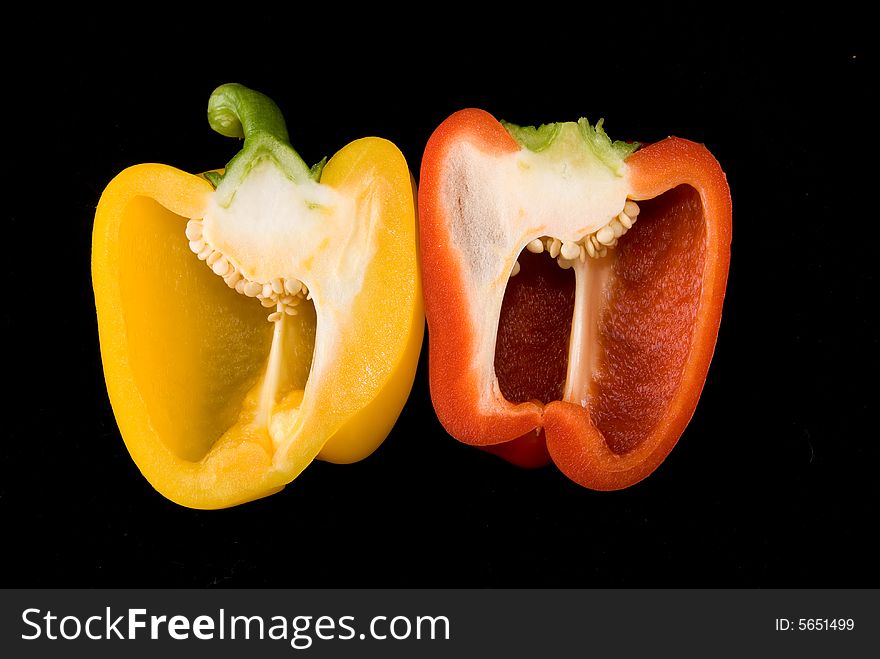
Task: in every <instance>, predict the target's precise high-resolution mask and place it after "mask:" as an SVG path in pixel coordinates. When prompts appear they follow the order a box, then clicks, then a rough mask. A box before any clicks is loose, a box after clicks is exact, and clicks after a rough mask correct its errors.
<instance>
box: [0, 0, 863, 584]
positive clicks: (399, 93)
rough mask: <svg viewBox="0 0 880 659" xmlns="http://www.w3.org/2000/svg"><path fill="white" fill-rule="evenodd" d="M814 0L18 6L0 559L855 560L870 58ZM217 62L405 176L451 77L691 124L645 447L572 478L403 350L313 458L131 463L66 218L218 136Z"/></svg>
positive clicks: (795, 563) (660, 131)
mask: <svg viewBox="0 0 880 659" xmlns="http://www.w3.org/2000/svg"><path fill="white" fill-rule="evenodd" d="M836 9H837V10H838V11H836V12H835V17H834V18H831V17H829V16H826V15H824V14H823V13H820V12H818V11H816V12H814V13H803V12H802V11H798V12H794V11H782V10H774V11H765V12H763V13H760V14H749V15H742V16H736V15H729V14H727V15H721V16H710V15H706V14H704V13H703V12H704V11H705V8H704V7H703V8H701V7H700V6H696V7H695V8H690V9H680V10H677V11H676V12H670V11H669V10H660V9H654V10H651V11H649V12H645V11H642V10H640V9H638V8H632V7H630V8H627V10H626V11H620V12H619V14H618V15H611V14H610V13H608V11H607V9H604V8H603V9H601V10H600V9H599V8H594V9H591V10H590V12H589V13H588V12H586V11H583V10H582V11H580V12H574V11H568V10H564V9H562V8H555V7H554V8H552V9H550V8H539V9H536V10H531V11H530V12H529V13H522V14H517V13H515V12H513V11H512V10H496V13H495V14H494V15H493V16H492V17H491V19H489V20H486V19H482V20H480V21H475V19H474V18H473V17H472V16H471V15H470V14H469V13H467V12H465V11H456V10H453V9H452V8H451V7H449V6H439V5H438V6H427V7H423V8H422V9H421V10H420V11H421V12H422V14H423V15H421V16H418V15H416V14H412V13H408V14H406V15H403V14H396V13H395V14H393V17H394V20H396V21H398V22H397V23H388V22H387V21H388V20H390V18H389V17H392V14H391V13H390V12H391V10H382V12H384V11H387V12H389V14H388V16H380V15H379V14H381V13H382V12H380V11H379V10H378V9H377V10H371V11H370V12H364V15H361V16H351V15H344V14H345V13H344V12H343V11H342V10H341V9H340V10H339V11H336V10H334V9H332V8H328V9H326V10H324V11H319V12H314V13H313V14H308V15H304V14H302V13H301V12H302V10H301V9H300V8H295V9H294V10H293V11H294V12H300V13H294V14H293V15H292V16H291V17H290V18H283V19H282V18H281V17H272V16H270V15H252V14H254V13H256V12H257V11H258V10H259V8H257V7H243V8H241V12H242V15H241V16H239V17H236V16H226V17H223V18H222V19H217V18H214V19H212V20H208V19H207V18H205V19H204V21H203V22H200V21H192V22H190V21H187V22H186V23H185V24H184V23H183V22H182V21H181V19H180V17H179V16H178V15H177V14H173V15H164V14H160V13H159V12H158V10H155V13H154V14H150V15H137V14H133V15H132V16H131V17H130V18H127V19H125V20H123V19H119V21H118V22H115V24H111V23H110V22H108V20H106V19H105V20H103V21H98V20H91V19H84V18H82V17H80V18H77V19H76V20H75V21H74V20H73V19H72V18H71V17H59V16H53V17H52V26H51V29H50V25H49V24H48V23H47V19H46V18H45V17H44V18H42V19H28V20H26V21H24V22H23V23H16V24H15V29H16V30H20V31H21V33H22V35H23V37H24V38H23V39H22V41H21V44H24V45H19V46H17V47H15V48H13V47H11V46H9V45H8V44H7V45H5V46H4V47H3V48H4V51H8V52H4V53H3V55H4V57H3V64H2V66H3V69H4V79H5V82H6V84H7V86H8V87H7V93H6V94H5V95H4V96H5V98H4V101H3V105H4V108H3V114H4V127H5V131H4V132H5V134H6V138H5V145H6V146H5V149H4V155H3V183H4V189H5V192H4V197H5V199H6V201H5V202H4V203H3V204H2V206H3V207H4V208H5V212H4V215H5V216H6V217H5V218H4V219H5V221H4V240H3V245H4V250H3V252H4V258H3V259H2V262H3V268H4V270H5V277H6V281H7V286H6V296H5V298H6V300H5V304H4V305H3V307H4V310H3V312H2V319H3V320H2V331H3V336H4V362H5V364H4V365H5V369H4V375H5V381H6V385H7V387H8V391H7V392H6V393H5V394H4V414H3V419H2V421H0V427H2V433H3V438H2V443H0V458H2V462H0V470H2V472H0V476H2V478H0V513H2V525H3V534H2V537H3V545H4V554H5V557H6V558H4V565H5V569H4V570H3V576H2V580H0V581H2V585H3V586H147V587H152V586H163V587H167V586H196V587H202V586H266V587H273V586H287V587H301V586H303V587H304V586H311V587H325V586H369V587H386V586H389V587H390V586H402V587H417V586H440V587H447V586H448V587H461V586H471V587H473V586H477V587H482V586H557V587H574V586H579V587H583V586H587V587H592V586H608V587H621V586H640V587H641V586H648V587H658V586H663V587H678V586H697V587H714V586H747V587H752V586H760V587H781V586H786V587H792V586H793V587H808V586H809V587H827V586H841V587H864V586H873V587H876V586H878V585H880V584H878V581H880V580H878V567H877V560H876V557H877V555H878V543H877V540H876V539H875V536H874V534H873V531H874V528H875V527H876V524H877V517H878V509H877V503H878V488H877V485H876V482H877V479H876V475H875V474H876V471H877V464H878V458H880V456H878V449H877V431H876V429H875V428H874V425H873V423H872V422H873V419H874V417H875V415H876V411H877V406H876V397H877V387H876V385H875V384H874V377H875V375H876V349H877V336H878V332H877V330H876V327H875V321H874V315H873V310H874V307H875V306H876V298H877V296H876V292H875V285H876V276H875V263H876V256H875V254H876V251H877V242H876V233H877V232H876V229H875V226H874V225H875V220H874V215H875V212H874V210H873V201H872V197H873V192H874V190H873V188H872V187H868V185H867V183H866V181H867V176H864V175H865V174H866V173H867V172H869V171H870V170H871V168H872V167H871V164H870V154H871V151H872V150H873V148H874V147H873V138H874V135H873V130H872V129H871V128H869V125H868V124H867V121H866V120H867V117H868V114H869V113H873V112H874V110H873V108H872V105H871V102H869V100H868V97H869V91H870V88H871V87H873V86H874V84H875V82H874V81H873V76H872V77H871V78H869V76H868V68H869V66H873V65H874V63H875V62H874V61H873V55H872V54H869V53H868V51H867V48H866V42H865V41H864V40H863V39H862V37H861V36H860V34H861V29H860V26H861V25H863V24H864V23H865V22H866V18H865V17H859V16H856V15H850V14H848V13H847V12H842V11H841V8H840V7H837V8H836ZM145 13H146V12H145ZM208 13H209V11H208V10H207V8H206V14H208ZM343 19H345V20H343ZM343 23H344V25H343ZM9 27H10V29H12V27H13V26H12V24H10V26H9ZM41 58H42V59H41ZM230 81H238V82H241V83H244V84H246V85H248V86H250V87H253V88H255V89H258V90H261V91H263V92H264V93H266V94H267V95H269V96H270V97H272V98H273V99H274V100H275V101H276V102H277V103H278V105H279V106H280V107H281V109H282V111H283V112H284V113H285V116H286V118H287V122H288V127H289V131H290V134H291V140H292V142H293V144H294V146H295V148H297V150H298V151H299V152H300V154H302V155H303V157H304V158H305V159H306V160H307V161H309V162H314V161H316V160H318V159H320V158H321V157H322V156H324V155H331V154H332V153H333V152H335V151H336V150H338V149H339V148H341V147H342V146H343V145H344V144H346V143H347V142H349V141H351V140H352V139H355V138H357V137H362V136H366V135H378V136H381V137H386V138H388V139H390V140H392V141H394V142H395V143H396V144H397V145H398V146H399V147H400V149H401V150H402V152H403V153H404V155H405V156H406V158H407V160H408V162H409V163H410V166H411V168H412V171H413V172H414V173H416V174H417V173H418V170H419V165H420V158H421V153H422V149H423V148H424V144H425V142H426V141H427V139H428V137H429V135H430V134H431V132H432V130H433V129H434V128H435V127H436V126H437V125H438V124H439V123H440V122H441V121H442V120H443V119H444V118H446V117H447V116H448V115H449V114H450V113H451V112H453V111H455V110H457V109H460V108H462V107H467V106H475V107H481V108H484V109H486V110H489V111H490V112H492V113H493V114H495V115H496V116H498V117H500V118H505V119H508V120H511V121H513V122H516V123H521V124H535V123H542V122H551V121H559V120H574V119H577V118H578V117H579V116H582V115H585V116H587V117H589V118H590V119H591V120H593V121H595V120H596V119H598V118H599V117H604V118H605V127H606V129H607V131H608V133H609V134H610V135H611V137H612V138H614V139H627V140H640V141H644V142H651V141H655V140H659V139H662V138H663V137H665V136H667V135H678V136H681V137H687V138H689V139H692V140H695V141H699V142H704V143H705V144H706V145H707V146H708V147H709V148H710V150H711V151H712V152H713V153H714V154H715V156H716V157H717V158H718V159H719V161H720V162H721V163H722V166H723V167H724V169H725V171H726V172H727V176H728V180H729V182H730V186H731V190H732V196H733V205H734V239H733V240H734V242H733V255H732V264H731V272H730V281H729V286H728V293H727V299H726V302H725V310H724V317H723V321H722V326H721V332H720V337H719V341H718V347H717V350H716V354H715V358H714V360H713V363H712V367H711V369H710V373H709V378H708V380H707V383H706V387H705V390H704V392H703V396H702V399H701V401H700V404H699V406H698V408H697V411H696V414H695V416H694V418H693V421H692V422H691V424H690V426H689V427H688V429H687V431H686V432H685V434H684V436H683V437H682V439H681V441H680V442H679V444H678V446H677V447H676V448H675V450H674V451H673V452H672V453H671V455H670V456H669V458H668V459H667V460H666V461H665V463H664V464H663V465H662V466H661V467H660V468H659V469H658V470H657V471H656V472H655V473H654V474H653V475H652V476H651V477H649V478H648V479H647V480H645V481H643V482H642V483H640V484H638V485H636V486H634V487H632V488H630V489H627V490H625V491H621V492H617V493H597V492H592V491H588V490H585V489H583V488H581V487H579V486H577V485H575V484H573V483H571V482H569V481H568V480H567V479H566V478H565V477H564V476H562V475H561V474H560V473H559V472H558V471H557V470H555V468H547V469H542V470H537V471H526V470H520V469H518V468H515V467H512V466H510V465H508V464H506V463H505V462H503V461H501V460H499V459H497V458H495V457H493V456H490V455H487V454H484V453H482V452H480V451H478V450H476V449H473V448H470V447H467V446H464V445H462V444H459V443H458V442H456V441H455V440H454V439H452V438H450V437H449V436H448V435H446V434H445V432H444V431H443V429H442V428H441V426H440V425H439V423H438V421H437V420H436V418H435V416H434V414H433V411H432V408H431V403H430V398H429V394H428V391H427V384H426V363H425V359H424V354H425V352H424V351H423V359H422V362H421V364H420V370H419V372H418V374H417V377H416V384H415V387H414V389H413V392H412V396H411V398H410V400H409V403H408V404H407V406H406V408H405V409H404V411H403V414H402V416H401V418H400V421H399V422H398V424H397V426H396V427H395V429H394V431H393V432H392V434H391V435H390V436H389V437H388V439H387V440H386V441H385V443H384V444H383V445H382V446H381V447H380V449H379V450H378V451H377V452H376V453H375V454H374V455H373V456H371V457H370V458H368V459H366V460H364V461H363V462H361V463H358V464H355V465H351V466H336V465H329V464H324V463H315V464H313V465H311V466H310V467H309V468H308V469H307V470H306V471H305V472H304V473H303V474H302V475H301V476H300V477H299V478H298V479H297V480H296V481H294V482H293V483H292V484H291V485H290V486H288V487H287V488H286V489H285V490H284V491H283V492H281V493H279V494H276V495H274V496H271V497H269V498H266V499H263V500H260V501H256V502H253V503H249V504H246V505H242V506H239V507H236V508H233V509H230V510H225V511H214V512H203V511H194V510H188V509H185V508H182V507H180V506H177V505H175V504H173V503H171V502H169V501H167V500H165V499H164V498H163V497H161V496H160V495H159V494H157V493H156V492H154V491H153V490H152V488H151V487H150V486H149V484H148V483H147V482H146V480H145V479H143V478H142V477H141V476H140V474H139V472H138V470H137V468H136V467H135V465H134V464H133V462H132V461H131V459H130V458H129V457H128V454H127V452H126V450H125V447H124V445H123V443H122V440H121V438H120V436H119V432H118V430H117V428H116V424H115V422H114V419H113V415H112V411H111V409H110V406H109V403H108V401H107V396H106V391H105V389H104V383H103V377H102V370H101V363H100V356H99V351H98V343H97V333H96V325H95V317H94V302H93V298H92V293H91V282H90V272H89V258H90V257H89V251H90V239H91V236H90V231H91V225H92V220H93V216H94V209H95V205H96V204H97V200H98V198H99V196H100V193H101V190H102V189H103V188H104V186H105V185H106V184H107V182H108V181H109V180H110V179H111V178H112V177H113V176H114V175H115V174H116V173H117V172H118V171H120V170H121V169H123V168H125V167H127V166H129V165H132V164H135V163H139V162H163V163H167V164H170V165H174V166H176V167H179V168H180V169H183V170H187V171H191V172H200V171H204V170H207V169H211V168H216V167H218V166H222V165H223V164H225V162H226V161H227V160H228V159H229V158H230V157H231V156H232V155H233V154H234V152H235V149H236V146H235V144H234V143H233V142H232V141H231V140H228V139H226V138H222V137H220V136H218V135H216V134H215V133H213V132H212V131H211V130H210V129H209V127H208V125H207V121H206V119H205V107H206V103H207V99H208V96H209V95H210V92H211V91H212V89H213V88H214V87H215V86H216V85H218V84H220V83H223V82H230Z"/></svg>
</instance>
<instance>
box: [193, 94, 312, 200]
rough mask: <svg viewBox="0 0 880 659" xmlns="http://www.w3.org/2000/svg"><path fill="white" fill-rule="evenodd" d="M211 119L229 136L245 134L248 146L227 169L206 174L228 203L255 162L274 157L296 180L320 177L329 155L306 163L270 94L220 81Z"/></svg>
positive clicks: (210, 107)
mask: <svg viewBox="0 0 880 659" xmlns="http://www.w3.org/2000/svg"><path fill="white" fill-rule="evenodd" d="M208 123H209V124H210V125H211V128H213V129H214V130H215V131H217V132H218V133H220V134H221V135H225V136H226V137H238V138H244V146H243V147H242V149H241V151H239V152H238V153H237V154H236V155H235V156H234V157H233V158H232V160H230V161H229V163H228V164H227V165H226V169H225V172H224V173H223V174H222V175H221V174H217V173H215V172H209V173H207V174H205V178H207V179H208V180H209V181H210V182H211V184H212V185H213V186H214V187H215V188H217V190H218V192H220V193H221V198H220V203H221V204H222V205H223V206H227V205H228V204H229V203H230V202H231V201H232V197H233V196H234V195H235V190H236V189H237V188H238V186H239V185H240V184H241V182H242V181H243V180H244V179H245V178H246V177H247V175H248V173H249V172H250V171H251V170H252V169H253V168H254V166H255V165H256V164H258V163H260V162H262V161H264V160H267V159H268V160H271V161H272V162H274V163H275V165H276V166H277V167H278V168H279V169H280V170H281V171H282V172H284V174H285V175H286V176H287V177H288V178H289V179H290V180H291V181H293V182H294V183H301V182H303V181H306V180H308V179H311V180H313V181H319V180H320V179H321V171H322V170H323V169H324V164H325V163H326V162H327V159H326V158H324V159H323V160H321V161H320V162H318V163H317V164H315V165H314V166H313V167H311V168H310V167H309V166H308V165H306V163H305V161H303V159H302V158H300V156H299V154H298V153H297V152H296V151H295V150H294V149H293V147H292V146H291V145H290V141H289V138H288V135H287V126H286V125H285V123H284V117H283V116H282V114H281V110H279V109H278V106H277V105H275V103H274V102H273V101H272V99H270V98H269V97H267V96H264V95H263V94H261V93H259V92H256V91H254V90H252V89H248V88H247V87H245V86H243V85H239V84H236V83H228V84H225V85H220V86H219V87H217V89H215V90H214V92H213V93H212V94H211V98H210V99H208Z"/></svg>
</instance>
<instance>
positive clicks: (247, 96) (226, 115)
mask: <svg viewBox="0 0 880 659" xmlns="http://www.w3.org/2000/svg"><path fill="white" fill-rule="evenodd" d="M208 123H209V124H211V128H213V129H214V130H215V131H217V132H218V133H220V134H221V135H225V136H226V137H243V138H245V141H247V139H248V137H250V136H252V135H255V134H256V133H258V132H264V133H268V134H269V135H271V136H272V137H274V138H275V139H276V140H278V141H279V142H283V143H284V144H287V145H288V146H289V145H290V138H289V137H288V136H287V126H286V125H285V124H284V117H283V116H282V115H281V110H279V109H278V106H277V105H275V102H274V101H273V100H272V99H271V98H269V97H268V96H264V95H263V94H261V93H260V92H255V91H254V90H253V89H248V88H247V87H245V86H243V85H239V84H236V83H234V82H231V83H228V84H225V85H220V86H219V87H217V89H215V90H214V93H213V94H211V98H210V99H208Z"/></svg>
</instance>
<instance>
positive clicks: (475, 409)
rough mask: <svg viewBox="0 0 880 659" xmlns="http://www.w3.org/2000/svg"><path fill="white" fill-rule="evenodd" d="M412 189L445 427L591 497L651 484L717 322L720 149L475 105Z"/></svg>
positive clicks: (705, 361)
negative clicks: (527, 121)
mask: <svg viewBox="0 0 880 659" xmlns="http://www.w3.org/2000/svg"><path fill="white" fill-rule="evenodd" d="M418 194H419V222H420V249H421V255H422V263H423V284H424V291H425V314H426V316H427V321H428V336H429V339H430V340H429V367H428V370H429V377H430V387H431V398H432V401H433V404H434V407H435V409H436V412H437V415H438V417H439V419H440V421H441V422H442V424H443V426H444V427H445V428H446V430H447V431H448V432H449V433H450V434H451V435H452V436H453V437H455V438H457V439H458V440H460V441H462V442H465V443H468V444H472V445H475V446H478V447H480V448H483V449H486V450H489V451H491V452H494V453H496V454H498V455H500V456H502V457H504V458H506V459H508V460H509V461H511V462H513V463H515V464H518V465H521V466H525V467H537V466H540V465H545V464H548V463H549V462H550V461H551V460H552V462H554V463H555V464H556V465H557V466H558V467H559V469H560V470H561V471H562V472H563V473H564V474H565V475H566V476H568V477H569V478H570V479H572V480H573V481H575V482H577V483H579V484H581V485H583V486H585V487H588V488H591V489H596V490H614V489H620V488H625V487H628V486H630V485H632V484H634V483H636V482H638V481H640V480H641V479H643V478H645V477H646V476H648V475H649V474H650V473H652V472H653V471H654V470H655V469H656V468H657V467H658V466H659V465H660V463H661V462H662V461H663V460H664V458H665V457H666V456H667V455H668V454H669V452H670V451H671V450H672V448H673V447H674V445H675V444H676V442H677V441H678V439H679V437H680V436H681V434H682V433H683V431H684V429H685V426H686V425H687V424H688V422H689V421H690V418H691V416H692V414H693V412H694V410H695V407H696V405H697V401H698V399H699V397H700V393H701V391H702V388H703V384H704V381H705V379H706V375H707V371H708V368H709V362H710V360H711V358H712V354H713V351H714V347H715V342H716V338H717V335H718V329H719V324H720V319H721V307H722V302H723V299H724V291H725V286H726V281H727V272H728V265H729V261H730V241H731V199H730V191H729V188H728V185H727V182H726V178H725V175H724V173H723V172H722V170H721V167H720V166H719V164H718V162H717V161H716V159H715V158H714V157H713V156H712V155H711V153H710V152H709V151H708V150H707V149H706V148H705V147H704V146H702V145H700V144H696V143H694V142H690V141H688V140H684V139H679V138H676V137H670V138H668V139H664V140H662V141H660V142H657V143H654V144H651V145H649V146H641V145H639V144H635V143H633V144H627V143H623V142H612V141H611V140H610V139H609V138H608V136H607V135H606V133H605V131H604V130H603V127H602V122H601V121H600V122H599V123H598V124H597V125H595V126H592V125H590V124H589V122H587V121H586V120H585V119H581V120H580V121H578V122H576V123H575V122H566V123H556V124H548V125H544V126H540V127H539V128H535V127H520V126H516V125H513V124H505V123H502V122H499V121H498V120H496V119H495V118H494V117H493V116H492V115H490V114H489V113H487V112H484V111H482V110H478V109H467V110H462V111H460V112H457V113H455V114H453V115H452V116H451V117H449V118H448V119H447V120H446V121H444V122H443V123H442V124H441V125H440V126H439V127H438V128H437V129H436V131H435V132H434V133H433V135H432V136H431V138H430V140H429V142H428V144H427V147H426V149H425V153H424V157H423V161H422V168H421V179H420V182H419V193H418Z"/></svg>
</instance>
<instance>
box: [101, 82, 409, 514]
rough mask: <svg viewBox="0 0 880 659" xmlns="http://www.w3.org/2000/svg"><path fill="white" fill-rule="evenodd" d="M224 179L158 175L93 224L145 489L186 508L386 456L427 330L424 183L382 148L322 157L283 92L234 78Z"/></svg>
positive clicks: (119, 185)
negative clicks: (304, 143) (418, 187)
mask: <svg viewBox="0 0 880 659" xmlns="http://www.w3.org/2000/svg"><path fill="white" fill-rule="evenodd" d="M208 120H209V123H210V125H211V126H212V127H213V128H214V129H215V130H217V131H218V132H220V133H221V134H223V135H227V136H233V137H243V138H244V143H243V148H242V150H241V151H240V152H239V153H238V154H237V155H236V156H235V157H234V158H233V159H232V160H231V161H230V162H229V164H228V165H227V166H226V168H225V170H223V171H222V172H221V171H215V172H209V173H207V174H206V175H204V176H202V175H199V176H197V175H193V174H189V173H186V172H184V171H181V170H179V169H175V168H173V167H170V166H167V165H160V164H143V165H136V166H133V167H130V168H128V169H126V170H124V171H122V172H121V173H120V174H119V175H117V176H116V177H115V178H114V179H113V180H112V181H111V182H110V184H109V185H108V186H107V188H106V189H105V190H104V192H103V194H102V195H101V199H100V202H99V204H98V207H97V212H96V214H95V223H94V231H93V241H92V278H93V286H94V294H95V304H96V309H97V318H98V330H99V338H100V346H101V356H102V360H103V366H104V375H105V380H106V384H107V391H108V394H109V397H110V401H111V404H112V407H113V412H114V414H115V417H116V420H117V423H118V425H119V429H120V431H121V434H122V438H123V440H124V441H125V444H126V446H127V448H128V450H129V452H130V454H131V456H132V458H133V459H134V461H135V463H136V464H137V466H138V467H139V469H140V470H141V472H142V473H143V475H144V476H145V477H146V478H147V480H148V481H149V482H150V483H151V484H152V485H153V487H155V488H156V489H157V490H158V491H159V492H161V493H162V494H163V495H165V496H166V497H168V498H169V499H171V500H172V501H175V502H177V503H179V504H182V505H184V506H189V507H194V508H221V507H226V506H232V505H235V504H239V503H242V502H245V501H249V500H252V499H256V498H258V497H263V496H266V495H268V494H271V493H273V492H277V491H278V490H280V489H281V488H283V487H284V486H285V485H286V484H287V483H289V482H291V481H292V480H293V479H294V478H296V476H297V475H298V474H299V473H300V472H301V471H302V470H303V469H304V468H305V467H306V466H307V465H309V464H310V463H311V462H312V460H313V459H315V458H319V459H323V460H327V461H330V462H336V463H348V462H354V461H357V460H360V459H362V458H364V457H366V456H367V455H369V454H370V453H371V452H372V451H373V450H375V449H376V447H377V446H378V445H379V444H380V443H381V442H382V441H383V439H384V438H385V436H386V435H387V434H388V433H389V431H390V429H391V428H392V426H393V425H394V423H395V421H396V419H397V417H398V415H399V413H400V411H401V409H402V407H403V404H404V401H405V400H406V398H407V396H408V394H409V391H410V388H411V386H412V383H413V378H414V376H415V369H416V364H417V361H418V355H419V351H420V348H421V341H422V335H423V329H424V314H423V310H422V301H421V288H420V279H419V272H418V263H417V248H416V239H417V236H416V223H415V198H414V184H413V179H412V176H411V174H410V172H409V169H408V167H407V164H406V162H405V160H404V158H403V156H402V155H401V153H400V151H399V150H398V149H397V148H396V147H395V146H394V145H393V144H391V143H390V142H388V141H386V140H383V139H379V138H364V139H360V140H357V141H354V142H352V143H351V144H349V145H347V146H345V147H344V148H342V149H341V150H340V151H339V152H338V153H336V155H334V156H333V157H332V158H331V159H330V160H329V162H326V163H325V161H326V159H325V161H322V162H321V163H319V164H318V165H316V166H315V167H312V168H309V167H307V166H306V165H305V163H304V162H303V161H302V159H301V158H300V157H299V155H298V154H297V153H296V152H295V151H294V149H293V148H292V147H291V146H290V143H289V141H288V135H287V129H286V126H285V122H284V119H283V118H282V116H281V113H280V111H279V109H278V107H277V106H276V105H275V104H274V103H273V102H272V101H271V100H269V99H268V98H266V97H265V96H263V95H262V94H259V93H257V92H254V91H252V90H249V89H247V88H245V87H242V86H240V85H235V84H230V85H223V86H221V87H219V88H218V89H217V90H216V91H215V92H214V93H213V94H212V95H211V98H210V101H209V106H208Z"/></svg>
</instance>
